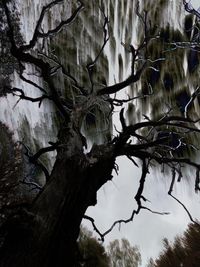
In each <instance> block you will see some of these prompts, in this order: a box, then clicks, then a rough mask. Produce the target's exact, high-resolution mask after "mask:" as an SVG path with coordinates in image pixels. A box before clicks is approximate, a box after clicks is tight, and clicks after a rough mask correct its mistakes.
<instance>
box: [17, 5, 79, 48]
mask: <svg viewBox="0 0 200 267" xmlns="http://www.w3.org/2000/svg"><path fill="white" fill-rule="evenodd" d="M62 2H63V0H55V1H52V2H50V3H49V4H48V5H46V6H44V7H43V9H42V11H41V13H40V17H39V19H38V22H37V25H36V27H35V31H34V34H33V37H32V39H31V40H30V42H29V44H28V45H23V46H21V47H20V49H21V50H22V51H26V50H30V49H32V48H34V46H35V45H36V43H37V40H38V38H46V37H49V36H50V35H52V34H55V33H58V32H59V31H60V30H61V29H62V28H63V26H66V25H69V24H70V23H72V22H73V21H74V20H75V19H76V17H77V15H78V14H79V12H80V11H81V10H82V9H83V7H84V5H83V2H82V1H80V0H79V1H78V2H79V3H80V5H79V6H78V8H77V9H76V10H75V11H74V12H73V13H72V15H71V17H70V18H68V19H67V20H63V21H61V22H60V23H59V25H58V26H56V27H55V28H54V29H52V30H49V31H48V32H46V33H42V32H41V31H40V28H41V24H42V22H43V19H44V16H45V14H46V12H47V11H48V10H49V9H51V8H52V7H53V6H55V5H57V4H60V3H62Z"/></svg>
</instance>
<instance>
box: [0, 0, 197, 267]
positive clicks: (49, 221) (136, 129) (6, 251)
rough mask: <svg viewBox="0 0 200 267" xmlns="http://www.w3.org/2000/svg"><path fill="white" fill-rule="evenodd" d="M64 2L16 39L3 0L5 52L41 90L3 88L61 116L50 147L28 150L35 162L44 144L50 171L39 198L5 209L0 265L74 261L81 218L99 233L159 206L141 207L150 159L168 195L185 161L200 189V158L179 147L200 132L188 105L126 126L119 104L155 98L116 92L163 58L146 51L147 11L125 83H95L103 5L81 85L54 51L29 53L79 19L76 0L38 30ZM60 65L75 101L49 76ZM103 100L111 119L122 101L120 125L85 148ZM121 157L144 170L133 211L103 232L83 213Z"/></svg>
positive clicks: (69, 263)
mask: <svg viewBox="0 0 200 267" xmlns="http://www.w3.org/2000/svg"><path fill="white" fill-rule="evenodd" d="M61 3H63V1H62V0H54V1H51V2H50V3H49V4H47V5H45V6H44V7H43V9H42V10H41V13H40V16H39V19H38V21H37V24H36V27H35V30H34V34H33V36H32V39H31V40H30V42H29V43H28V44H24V43H18V42H17V41H16V38H15V29H14V26H13V21H12V18H11V12H10V10H9V3H8V2H7V1H6V0H2V5H3V10H4V13H5V16H6V23H7V27H8V30H7V35H8V37H9V41H10V52H11V54H12V56H13V57H14V58H15V59H16V61H17V62H18V65H19V73H20V77H21V79H23V80H24V81H26V82H27V83H30V84H31V85H33V86H34V87H35V88H37V89H38V90H40V92H41V96H39V97H37V98H32V97H30V96H28V95H27V92H25V91H23V90H22V89H21V88H15V87H14V88H13V87H9V86H8V85H6V90H7V91H8V92H10V93H12V94H13V95H17V96H18V97H19V100H26V101H30V102H38V103H39V104H41V103H42V102H43V100H44V99H47V100H49V101H51V102H52V103H53V104H54V105H55V108H56V109H57V111H58V114H59V115H58V116H60V121H61V122H60V126H59V133H58V136H57V142H55V143H52V142H50V143H49V146H48V147H44V148H41V149H40V150H39V151H38V152H37V153H36V154H34V155H32V156H29V155H28V154H27V155H28V156H29V160H30V162H31V163H35V164H36V163H38V160H39V158H40V157H41V156H42V155H43V154H44V153H47V152H49V151H56V152H57V157H56V160H55V163H54V166H53V170H52V172H51V173H50V174H48V173H47V171H45V169H44V171H45V174H46V178H47V179H46V180H47V181H46V184H45V186H44V188H42V190H41V191H40V193H39V194H38V196H37V197H36V199H35V200H34V201H33V202H32V203H31V204H30V205H29V206H26V207H20V206H19V207H18V209H17V211H16V212H15V213H14V215H12V216H10V217H9V218H8V219H7V220H6V222H5V223H4V225H3V226H2V227H1V228H2V229H1V231H3V232H4V233H6V236H5V240H4V241H3V244H2V247H1V251H0V266H9V267H12V266H15V267H18V266H20V267H23V266H30V267H31V266H44V267H45V266H48V267H49V266H76V264H78V263H75V262H77V258H78V252H77V244H76V240H77V238H78V235H79V227H80V224H81V221H82V220H83V218H84V219H87V220H90V221H91V223H92V224H93V226H94V229H95V230H96V231H97V232H98V234H99V235H100V237H101V239H102V240H103V239H104V237H105V236H106V234H108V233H109V232H110V231H111V230H112V229H113V227H115V225H117V224H121V223H127V222H130V221H132V220H133V218H134V216H135V215H137V214H139V212H140V211H141V210H149V211H150V212H154V213H159V212H155V211H152V210H150V209H149V208H148V207H146V206H145V201H147V199H146V198H145V196H144V194H143V191H144V187H145V180H146V176H147V175H148V173H149V172H150V170H151V168H153V167H154V166H159V165H161V167H162V170H165V169H168V170H169V169H171V171H172V183H171V186H170V189H169V195H171V196H172V197H173V198H175V196H173V195H172V192H173V186H174V183H175V181H176V180H175V179H176V175H177V177H178V180H180V179H181V177H182V176H183V169H184V167H185V166H190V167H192V168H193V169H194V170H195V171H196V177H195V179H194V185H195V189H196V190H199V172H200V164H199V163H196V162H195V161H193V160H191V159H190V158H189V157H187V156H184V153H183V154H182V153H180V151H181V150H182V149H183V150H184V149H185V150H187V149H186V147H187V146H188V147H189V146H190V144H187V140H188V138H191V137H192V136H193V134H194V133H195V134H199V132H200V130H199V129H198V125H199V119H192V117H191V116H190V114H189V111H188V110H187V108H186V112H185V116H179V115H173V111H171V110H170V111H168V112H166V113H164V114H160V116H159V117H158V118H156V119H152V118H149V117H148V116H147V115H144V120H143V121H140V122H137V123H135V124H133V125H132V124H131V125H128V124H127V122H126V120H125V117H124V107H123V105H124V104H125V103H127V102H130V101H133V100H134V99H136V98H142V99H144V98H146V97H147V96H148V97H150V96H151V95H152V97H153V92H152V90H151V86H149V92H148V93H147V94H143V95H138V96H137V97H134V98H131V97H129V98H128V99H117V98H116V97H115V93H117V92H119V91H121V90H124V88H126V87H127V86H129V85H131V84H133V83H136V82H137V81H139V80H140V78H141V75H142V74H143V72H144V70H145V69H147V68H154V64H155V63H156V62H158V61H159V60H161V59H160V58H158V59H157V60H151V55H150V54H149V50H148V45H149V43H150V42H157V39H158V38H157V36H155V35H152V31H151V23H149V20H148V13H147V12H142V13H140V12H139V6H138V5H137V6H136V10H135V12H136V14H137V16H138V18H139V20H140V22H141V23H142V25H143V38H142V39H141V42H140V44H139V46H138V47H134V46H133V45H132V44H128V45H127V44H123V45H124V47H125V49H126V50H127V53H130V55H131V56H132V64H131V65H132V67H131V72H130V74H129V76H128V77H127V78H126V79H125V80H123V81H122V82H119V83H115V84H113V85H101V86H100V88H98V89H96V87H95V81H94V75H93V74H94V68H95V67H96V64H97V62H98V60H99V58H100V57H101V56H102V54H103V50H104V47H105V45H106V43H107V42H108V41H109V19H108V17H107V15H106V14H105V12H104V11H103V10H101V12H102V15H103V17H104V24H103V29H102V31H103V35H104V38H103V44H102V46H101V48H100V50H99V53H98V54H97V55H96V57H95V59H94V60H92V61H91V62H90V63H89V64H88V65H87V70H88V81H89V83H88V84H89V86H88V87H87V88H84V87H83V86H82V85H80V83H79V81H78V79H77V78H76V77H75V76H73V75H72V74H71V73H70V71H69V70H67V69H65V67H64V66H63V65H62V64H61V63H60V62H59V60H58V59H57V58H55V57H54V58H52V57H51V56H50V55H49V54H45V53H44V52H42V51H41V54H42V55H36V54H35V53H33V50H34V48H35V46H36V44H37V42H38V40H39V39H44V38H49V37H50V36H51V38H53V37H52V36H55V35H56V34H57V33H58V32H59V31H60V30H61V29H62V28H64V27H67V26H68V25H69V24H71V23H76V19H77V17H78V16H79V14H80V13H81V12H82V10H83V8H84V7H85V5H86V4H85V3H84V1H80V0H79V1H77V5H76V8H75V9H74V10H73V11H72V14H71V16H70V17H69V18H68V19H66V20H62V21H60V22H59V24H58V25H57V26H55V28H53V29H48V31H47V32H43V31H42V26H41V25H42V22H43V19H44V16H45V14H46V13H47V12H48V10H50V9H51V8H52V7H54V6H56V5H58V4H61ZM27 64H29V65H32V66H34V67H35V69H37V72H38V73H39V75H41V77H42V78H43V80H44V82H45V84H46V85H47V86H46V88H45V89H44V88H42V87H41V86H39V85H38V84H35V83H34V82H33V81H31V80H28V79H26V78H25V77H24V70H25V68H26V65H27ZM58 70H60V71H61V72H62V75H65V76H66V77H67V78H68V80H69V81H70V83H71V85H72V88H74V92H75V91H76V96H79V101H71V99H68V98H67V97H66V98H64V95H62V94H60V90H59V89H60V88H59V84H58V83H56V79H54V77H55V75H56V73H57V71H58ZM197 95H198V94H196V95H193V96H192V97H191V100H190V102H191V101H194V99H195V98H196V97H197ZM105 103H106V106H108V107H109V109H110V115H109V116H110V117H109V119H110V120H111V118H112V114H113V112H114V109H115V107H116V106H121V107H122V108H121V111H120V117H119V120H120V122H121V126H122V130H121V131H120V132H118V134H117V135H116V136H114V137H113V138H111V140H108V141H107V142H105V143H103V144H101V145H93V146H92V148H91V149H90V151H89V152H87V153H85V152H84V147H85V146H87V140H86V137H85V136H83V133H82V132H81V127H82V122H83V120H84V118H85V116H87V114H89V112H90V111H91V110H92V109H93V108H94V107H95V106H96V105H103V104H105ZM188 105H189V104H188ZM187 107H188V106H187ZM155 133H157V134H155ZM185 155H186V154H185ZM119 156H126V157H127V159H128V160H131V161H132V163H133V165H136V166H137V167H139V166H141V173H142V174H141V178H140V183H139V187H138V190H137V193H136V195H135V200H136V202H137V209H135V210H133V211H132V214H131V216H130V218H129V219H127V220H119V221H116V222H114V224H113V225H112V226H111V228H110V229H108V231H106V232H105V233H101V232H100V231H99V230H98V229H97V227H96V225H95V222H94V219H93V218H90V217H88V216H87V215H86V214H85V212H86V210H87V208H88V207H89V206H91V205H95V204H96V202H97V200H96V194H97V192H98V190H99V189H100V188H101V186H102V185H104V184H105V183H106V182H107V181H109V180H111V179H112V178H113V176H112V171H113V170H114V169H117V166H116V163H115V161H116V159H117V157H119ZM175 199H176V198H175ZM177 201H179V200H177ZM181 204H182V203H181ZM182 205H183V204H182ZM183 206H184V205H183ZM184 208H185V209H186V211H187V212H188V214H189V216H190V217H191V215H190V213H189V211H188V210H187V208H186V207H185V206H184ZM159 214H164V213H159ZM191 219H192V217H191ZM192 220H193V219H192ZM77 266H78V265H77Z"/></svg>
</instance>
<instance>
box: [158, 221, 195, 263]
mask: <svg viewBox="0 0 200 267" xmlns="http://www.w3.org/2000/svg"><path fill="white" fill-rule="evenodd" d="M199 241H200V226H199V224H198V223H191V224H190V225H189V226H188V229H187V230H186V231H185V232H184V234H183V236H177V237H176V238H175V240H174V242H173V243H172V244H170V243H169V241H168V240H167V239H164V250H163V251H162V252H161V253H160V255H159V257H158V259H156V260H155V262H154V265H153V266H154V267H165V266H166V267H167V266H168V267H172V266H173V267H178V266H182V267H186V266H187V267H197V266H199V262H200V245H199V244H200V242H199Z"/></svg>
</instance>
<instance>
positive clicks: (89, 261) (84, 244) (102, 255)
mask: <svg viewBox="0 0 200 267" xmlns="http://www.w3.org/2000/svg"><path fill="white" fill-rule="evenodd" d="M78 245H79V250H80V255H81V264H82V266H83V267H93V266H95V267H109V263H110V259H109V256H108V254H107V253H106V251H105V247H104V246H103V245H102V244H101V243H100V242H99V241H98V240H97V238H96V237H94V236H93V234H92V232H91V231H89V230H88V229H87V228H86V227H81V231H80V235H79V240H78Z"/></svg>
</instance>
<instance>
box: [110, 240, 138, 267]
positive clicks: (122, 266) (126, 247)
mask: <svg viewBox="0 0 200 267" xmlns="http://www.w3.org/2000/svg"><path fill="white" fill-rule="evenodd" d="M108 255H109V256H110V260H111V265H110V266H111V267H138V266H140V264H141V255H140V252H139V249H138V247H137V246H131V245H130V243H129V241H128V240H127V239H125V238H123V239H121V241H119V240H117V239H115V240H114V241H112V242H110V244H109V246H108Z"/></svg>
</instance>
